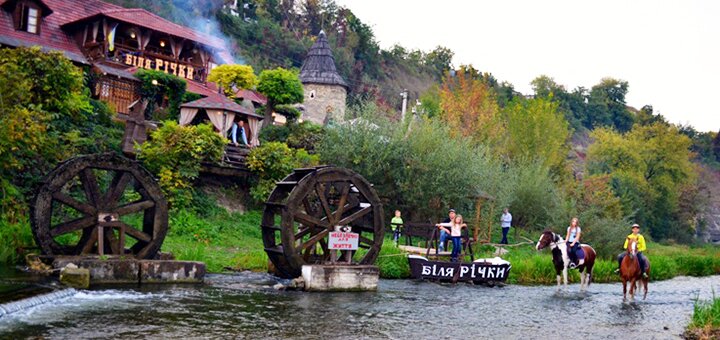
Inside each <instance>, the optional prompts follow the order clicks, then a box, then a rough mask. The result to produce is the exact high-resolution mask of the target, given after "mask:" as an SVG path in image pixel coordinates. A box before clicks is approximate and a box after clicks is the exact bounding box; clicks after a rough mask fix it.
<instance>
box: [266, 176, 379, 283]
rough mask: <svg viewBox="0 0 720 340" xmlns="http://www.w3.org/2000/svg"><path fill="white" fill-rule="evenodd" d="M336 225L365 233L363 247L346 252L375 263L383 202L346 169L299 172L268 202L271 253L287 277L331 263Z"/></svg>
mask: <svg viewBox="0 0 720 340" xmlns="http://www.w3.org/2000/svg"><path fill="white" fill-rule="evenodd" d="M336 226H344V227H347V226H349V227H351V228H352V232H353V233H358V234H360V235H359V242H358V246H359V248H360V249H359V250H358V251H355V252H351V253H349V255H348V254H347V253H346V254H345V256H350V257H351V260H352V261H351V262H352V263H356V264H373V263H374V262H375V259H376V258H377V256H378V253H379V252H380V247H381V246H382V242H383V236H384V233H385V229H384V227H383V208H382V204H381V203H380V199H379V198H378V196H377V193H376V192H375V190H374V189H373V188H372V185H371V184H370V183H368V181H367V180H365V178H363V177H362V176H360V175H358V174H356V173H355V172H353V171H351V170H348V169H344V168H336V167H315V168H306V169H296V170H294V171H293V172H292V173H291V174H290V175H288V176H287V177H286V178H285V179H283V180H282V181H281V182H278V183H277V186H276V187H275V190H273V192H272V193H271V194H270V197H269V198H268V201H267V202H266V203H265V210H264V213H263V219H262V224H261V228H262V236H263V244H264V246H265V251H266V252H267V254H268V257H269V258H270V260H271V261H272V263H273V265H274V266H275V268H276V269H277V272H278V273H279V274H280V275H281V276H284V277H287V278H294V277H298V276H300V275H301V268H302V265H304V264H321V263H327V262H329V261H330V259H331V257H332V256H333V254H332V252H333V251H331V250H328V239H329V234H330V232H332V231H334V230H335V228H336ZM334 252H337V251H334Z"/></svg>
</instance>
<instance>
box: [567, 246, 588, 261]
mask: <svg viewBox="0 0 720 340" xmlns="http://www.w3.org/2000/svg"><path fill="white" fill-rule="evenodd" d="M568 257H569V258H570V263H573V264H575V265H577V264H578V262H579V261H580V260H582V259H584V258H585V251H584V250H583V248H582V247H581V246H580V245H578V246H577V249H576V250H575V252H573V251H572V248H570V245H568Z"/></svg>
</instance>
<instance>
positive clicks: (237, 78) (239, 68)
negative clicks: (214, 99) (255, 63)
mask: <svg viewBox="0 0 720 340" xmlns="http://www.w3.org/2000/svg"><path fill="white" fill-rule="evenodd" d="M208 81H211V82H214V83H217V84H218V85H219V86H220V87H221V88H222V90H223V92H224V93H225V95H226V96H227V97H230V98H232V97H234V96H235V93H236V92H237V91H238V90H239V89H251V88H253V87H255V85H256V84H257V77H256V76H255V73H254V72H253V68H252V66H249V65H237V64H225V65H220V66H217V67H215V68H213V69H212V70H211V71H210V74H209V75H208Z"/></svg>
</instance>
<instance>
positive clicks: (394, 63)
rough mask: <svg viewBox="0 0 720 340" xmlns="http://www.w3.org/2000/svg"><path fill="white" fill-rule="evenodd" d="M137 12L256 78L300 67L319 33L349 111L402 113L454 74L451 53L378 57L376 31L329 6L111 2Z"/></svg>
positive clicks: (397, 52) (398, 51)
mask: <svg viewBox="0 0 720 340" xmlns="http://www.w3.org/2000/svg"><path fill="white" fill-rule="evenodd" d="M108 2H111V3H115V4H118V5H121V6H125V7H139V8H145V9H147V10H150V11H152V12H153V13H156V14H158V15H160V16H162V17H164V18H166V19H168V20H171V21H174V22H177V23H179V24H182V25H185V26H189V27H191V28H193V29H196V30H199V31H203V32H206V33H209V34H212V35H215V36H220V37H223V38H224V39H225V41H226V42H227V48H228V49H229V50H231V51H232V53H233V55H234V57H235V58H236V61H237V62H239V63H245V64H249V65H251V66H253V68H254V69H255V71H256V72H260V71H261V70H263V69H271V68H275V67H278V66H279V67H284V68H298V69H299V68H300V67H301V66H302V63H303V60H304V59H305V55H306V53H307V50H308V49H309V48H310V46H312V43H313V40H314V38H315V36H316V35H317V34H318V33H319V31H320V30H321V29H322V30H324V31H325V32H326V34H327V36H328V40H329V41H330V43H331V45H332V47H333V52H334V56H335V61H336V65H337V68H338V71H339V72H340V74H341V75H342V76H343V77H344V78H345V79H346V81H347V82H348V84H349V85H350V93H349V96H348V104H350V105H351V106H352V105H354V104H358V103H360V102H364V101H367V100H372V101H375V102H376V103H377V104H379V106H380V107H383V108H386V109H390V110H399V109H400V106H401V102H402V100H401V97H400V92H402V90H403V89H407V90H408V93H409V100H410V102H411V103H413V102H414V101H415V100H416V99H418V98H419V96H420V95H421V94H422V93H423V92H425V91H426V90H427V89H428V88H429V87H430V86H432V85H433V84H435V83H438V82H439V80H440V78H441V75H442V74H443V73H444V72H445V71H447V70H449V69H450V62H451V59H452V51H450V50H448V49H446V48H442V47H438V48H437V49H435V50H434V51H429V52H424V51H418V50H415V51H408V50H406V49H404V48H402V47H400V46H395V47H394V48H393V49H392V50H391V51H385V50H381V49H380V47H379V45H378V43H377V41H376V40H375V37H374V34H373V32H372V29H371V28H370V27H369V26H368V25H366V24H364V23H363V22H362V21H361V19H360V18H358V17H356V16H355V15H354V14H353V13H352V12H351V11H350V10H349V9H346V8H342V7H338V6H337V5H336V4H335V3H334V2H333V1H332V0H327V1H303V2H297V3H296V2H293V1H248V0H245V1H238V2H237V5H234V3H235V2H234V1H223V0H201V1H187V0H159V1H152V2H147V1H142V0H108Z"/></svg>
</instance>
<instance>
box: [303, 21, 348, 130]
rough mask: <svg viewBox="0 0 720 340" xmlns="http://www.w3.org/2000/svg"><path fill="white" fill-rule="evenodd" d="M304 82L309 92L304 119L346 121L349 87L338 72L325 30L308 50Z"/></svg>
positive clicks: (305, 90)
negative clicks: (346, 102)
mask: <svg viewBox="0 0 720 340" xmlns="http://www.w3.org/2000/svg"><path fill="white" fill-rule="evenodd" d="M300 81H301V82H302V84H303V90H304V92H305V100H304V102H303V106H304V108H305V111H304V113H303V115H302V118H303V119H304V120H308V121H312V122H314V123H317V124H326V123H327V122H328V121H330V120H336V121H338V120H340V121H341V120H343V118H344V117H345V101H346V99H347V91H348V85H347V83H346V82H345V80H344V79H343V78H342V76H340V74H339V73H338V72H337V69H336V67H335V57H333V54H332V50H331V49H330V44H329V43H328V40H327V37H326V36H325V32H323V31H320V34H318V37H317V40H316V41H315V43H314V44H313V46H312V47H311V48H310V50H309V51H308V55H307V58H306V59H305V61H304V62H303V65H302V68H301V69H300Z"/></svg>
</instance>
